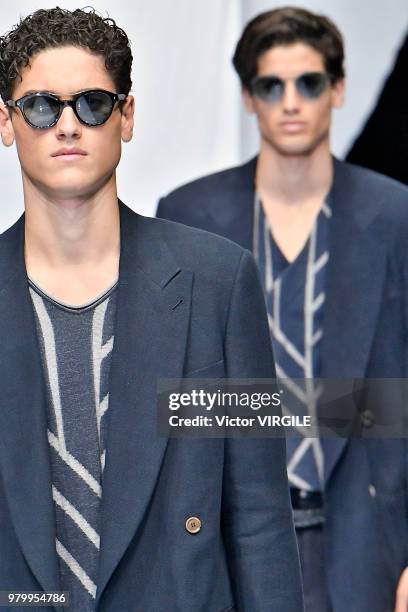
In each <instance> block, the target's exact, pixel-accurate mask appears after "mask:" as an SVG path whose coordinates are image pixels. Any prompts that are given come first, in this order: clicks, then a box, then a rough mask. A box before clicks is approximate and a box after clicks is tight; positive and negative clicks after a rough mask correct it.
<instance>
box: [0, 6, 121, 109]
mask: <svg viewBox="0 0 408 612" xmlns="http://www.w3.org/2000/svg"><path fill="white" fill-rule="evenodd" d="M85 8H86V9H87V10H85V9H77V10H75V11H68V10H65V9H61V8H59V7H56V8H52V9H40V10H38V11H35V12H34V13H32V14H31V15H28V16H27V17H25V18H24V19H21V20H20V22H19V23H18V24H17V25H16V26H14V28H13V29H12V30H11V31H10V32H8V33H7V34H5V35H4V36H0V95H1V97H2V98H3V101H7V100H9V99H10V98H11V96H12V91H13V87H14V84H15V81H16V79H17V78H18V77H20V79H21V70H22V69H23V68H24V67H25V66H27V65H28V64H29V63H30V58H32V57H33V56H34V55H35V54H36V53H38V52H40V51H43V50H45V49H50V48H53V47H54V48H55V47H61V46H65V45H73V46H75V47H82V48H84V49H87V50H89V51H91V52H92V53H95V54H97V55H100V56H102V57H103V58H104V60H105V66H106V69H107V71H108V72H109V74H110V75H111V77H112V80H113V82H114V83H115V86H116V88H117V93H124V94H128V93H129V91H130V88H131V86H132V81H131V68H132V53H131V50H130V43H129V39H128V37H127V35H126V33H125V32H124V31H123V30H122V29H121V28H119V27H118V26H117V25H116V23H115V21H114V20H113V19H110V18H103V17H101V16H100V15H99V14H98V13H97V12H96V11H95V9H93V8H92V7H85Z"/></svg>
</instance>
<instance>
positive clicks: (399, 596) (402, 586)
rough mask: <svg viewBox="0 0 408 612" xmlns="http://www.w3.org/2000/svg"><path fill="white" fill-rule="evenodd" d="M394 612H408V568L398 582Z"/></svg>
mask: <svg viewBox="0 0 408 612" xmlns="http://www.w3.org/2000/svg"><path fill="white" fill-rule="evenodd" d="M394 612H408V567H406V568H405V569H404V571H403V572H402V574H401V576H400V579H399V582H398V586H397V593H396V597H395V610H394Z"/></svg>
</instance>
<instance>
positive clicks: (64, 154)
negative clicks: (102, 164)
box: [51, 147, 88, 161]
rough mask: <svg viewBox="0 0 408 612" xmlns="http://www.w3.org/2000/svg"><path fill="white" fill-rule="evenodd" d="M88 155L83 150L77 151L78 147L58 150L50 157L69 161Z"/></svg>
mask: <svg viewBox="0 0 408 612" xmlns="http://www.w3.org/2000/svg"><path fill="white" fill-rule="evenodd" d="M86 155H88V153H87V152H86V151H84V150H83V149H79V148H78V147H63V148H62V149H58V151H55V153H53V154H52V155H51V157H55V158H57V159H62V160H64V161H69V160H70V159H79V158H81V157H85V156H86Z"/></svg>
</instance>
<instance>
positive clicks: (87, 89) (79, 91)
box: [20, 87, 101, 98]
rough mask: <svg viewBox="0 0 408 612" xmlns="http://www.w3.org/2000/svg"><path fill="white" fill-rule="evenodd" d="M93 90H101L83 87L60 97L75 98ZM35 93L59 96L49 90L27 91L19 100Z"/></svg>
mask: <svg viewBox="0 0 408 612" xmlns="http://www.w3.org/2000/svg"><path fill="white" fill-rule="evenodd" d="M95 89H101V88H100V87H85V88H84V89H78V91H74V92H70V93H68V94H61V95H67V96H76V95H77V94H79V93H83V92H85V91H94V90H95ZM36 93H49V94H53V95H54V96H59V95H60V94H57V93H56V92H55V91H51V90H50V89H29V90H28V91H26V92H24V93H23V95H22V96H20V98H24V97H25V96H30V95H31V94H36Z"/></svg>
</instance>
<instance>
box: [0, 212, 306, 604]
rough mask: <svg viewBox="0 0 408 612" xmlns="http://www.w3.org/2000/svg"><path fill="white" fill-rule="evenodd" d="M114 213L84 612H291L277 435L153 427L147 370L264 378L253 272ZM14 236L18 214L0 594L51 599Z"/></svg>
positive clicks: (42, 435) (188, 233)
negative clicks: (101, 441) (102, 429)
mask: <svg viewBox="0 0 408 612" xmlns="http://www.w3.org/2000/svg"><path fill="white" fill-rule="evenodd" d="M120 218H121V256H120V277H119V278H120V280H119V288H118V291H119V293H118V304H117V321H116V331H115V345H114V350H113V356H112V366H111V367H112V370H111V386H110V422H109V431H108V439H107V454H106V467H105V471H104V481H103V497H102V527H101V530H102V531H101V549H100V568H99V577H98V581H97V599H96V610H97V611H98V612H169V611H171V612H226V611H227V610H238V611H245V612H272V611H273V612H299V610H302V592H301V582H300V570H299V563H298V556H297V549H296V540H295V534H294V529H293V524H292V517H291V511H290V501H289V494H288V486H287V478H286V470H285V445H284V440H277V439H276V440H248V439H245V440H238V439H235V440H223V439H189V440H186V439H183V440H182V439H170V440H168V439H166V438H161V437H158V435H157V433H156V418H157V412H156V384H157V379H158V377H164V378H179V377H181V376H183V375H185V376H196V377H200V378H205V377H210V378H218V377H223V376H229V377H234V378H235V377H238V378H239V377H267V376H269V375H270V372H271V369H272V368H273V366H272V354H271V350H270V346H269V341H268V339H267V321H266V313H265V308H264V300H263V295H262V289H261V287H260V285H259V283H258V280H257V273H256V266H255V263H254V261H253V260H252V257H251V255H250V254H249V253H248V252H245V251H244V250H243V249H241V248H240V247H238V246H237V245H235V244H233V243H232V242H229V241H227V240H224V239H221V238H219V237H216V236H212V235H210V234H208V233H206V232H201V231H198V230H192V229H189V228H186V227H183V226H182V225H179V224H175V223H170V222H167V221H161V220H157V219H148V218H145V217H142V216H139V215H137V214H136V213H133V212H132V211H131V210H130V209H128V208H127V207H125V206H124V205H122V204H121V205H120ZM23 243H24V216H23V217H21V218H20V220H19V221H17V223H16V224H15V225H14V226H13V227H11V228H10V229H9V230H8V231H6V232H5V233H4V234H3V235H2V236H1V237H0V338H1V343H0V377H1V379H0V380H1V393H0V590H8V591H10V590H18V591H22V590H23V591H24V590H33V591H38V590H47V591H51V590H58V589H59V578H58V565H57V557H56V551H55V523H54V507H53V501H52V497H51V480H50V477H51V476H50V462H49V451H48V442H47V435H46V429H47V425H46V407H45V402H46V391H45V383H44V378H43V372H42V367H41V360H40V352H39V346H38V341H37V337H36V329H35V322H34V316H33V308H32V305H31V301H30V296H29V293H28V288H27V277H26V271H25V265H24V256H23ZM190 516H197V517H199V518H200V519H201V522H202V528H201V531H200V532H199V533H198V534H196V535H191V534H190V533H188V532H187V530H186V528H185V523H186V519H187V518H188V517H190ZM12 609H13V610H14V608H12ZM41 609H42V608H41ZM57 609H58V610H59V609H60V608H57ZM38 610H40V609H39V608H38ZM78 612H79V611H78Z"/></svg>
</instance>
